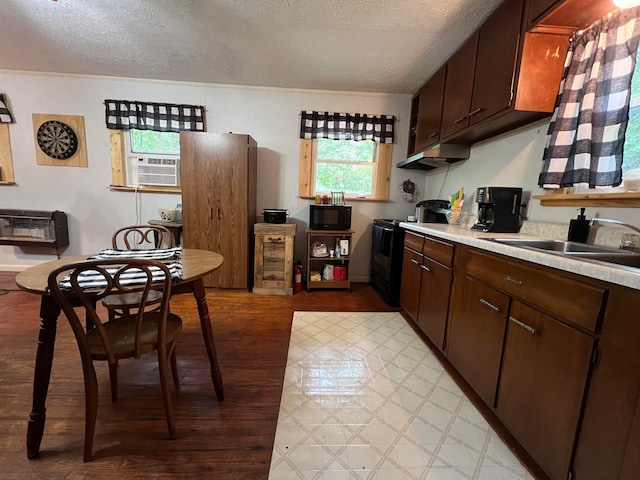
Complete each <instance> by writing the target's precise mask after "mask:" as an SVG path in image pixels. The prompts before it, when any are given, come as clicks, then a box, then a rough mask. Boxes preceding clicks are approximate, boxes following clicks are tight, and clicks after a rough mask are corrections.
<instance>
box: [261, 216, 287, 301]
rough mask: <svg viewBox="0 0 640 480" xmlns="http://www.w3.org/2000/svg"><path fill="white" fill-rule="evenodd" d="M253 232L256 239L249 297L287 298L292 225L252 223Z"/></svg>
mask: <svg viewBox="0 0 640 480" xmlns="http://www.w3.org/2000/svg"><path fill="white" fill-rule="evenodd" d="M253 231H254V234H255V237H256V241H255V244H256V247H255V263H254V267H255V268H254V271H255V277H254V282H253V293H256V294H258V295H291V294H292V293H293V285H292V281H293V244H294V240H295V236H296V224H295V223H256V224H255V226H254V229H253Z"/></svg>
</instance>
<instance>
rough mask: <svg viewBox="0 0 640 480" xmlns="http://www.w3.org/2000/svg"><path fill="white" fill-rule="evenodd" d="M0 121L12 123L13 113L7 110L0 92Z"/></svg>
mask: <svg viewBox="0 0 640 480" xmlns="http://www.w3.org/2000/svg"><path fill="white" fill-rule="evenodd" d="M0 123H13V115H11V112H10V111H9V107H7V104H6V102H5V101H4V95H2V94H1V93H0Z"/></svg>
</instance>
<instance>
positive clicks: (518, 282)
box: [504, 275, 522, 285]
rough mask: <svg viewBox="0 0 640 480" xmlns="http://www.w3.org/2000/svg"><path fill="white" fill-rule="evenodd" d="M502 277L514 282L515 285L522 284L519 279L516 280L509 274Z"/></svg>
mask: <svg viewBox="0 0 640 480" xmlns="http://www.w3.org/2000/svg"><path fill="white" fill-rule="evenodd" d="M504 279H505V280H506V281H507V282H511V283H515V284H516V285H522V281H521V280H518V279H517V278H513V277H510V276H509V275H507V276H506V277H504Z"/></svg>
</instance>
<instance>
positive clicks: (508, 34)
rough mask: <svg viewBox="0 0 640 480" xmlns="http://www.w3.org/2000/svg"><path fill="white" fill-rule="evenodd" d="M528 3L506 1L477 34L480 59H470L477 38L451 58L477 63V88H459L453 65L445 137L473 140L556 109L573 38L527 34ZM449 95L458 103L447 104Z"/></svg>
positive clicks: (443, 132)
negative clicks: (525, 20)
mask: <svg viewBox="0 0 640 480" xmlns="http://www.w3.org/2000/svg"><path fill="white" fill-rule="evenodd" d="M524 7H525V4H524V0H506V1H505V2H504V3H502V4H501V5H500V6H499V7H498V9H497V10H496V11H495V12H494V13H493V14H492V15H491V16H490V17H489V18H488V19H487V21H486V22H485V23H484V24H483V25H482V26H481V27H480V28H479V29H478V31H477V32H476V34H474V35H475V36H477V40H476V41H477V49H476V53H475V57H473V58H471V57H470V55H471V54H472V52H473V43H474V37H473V36H472V37H471V38H470V39H469V40H468V41H467V43H465V44H464V45H463V46H462V47H461V49H460V50H459V51H458V52H456V54H454V56H453V57H452V59H451V60H450V61H451V62H454V63H455V64H456V65H457V64H458V63H459V62H460V61H462V60H461V59H462V58H464V61H466V62H470V64H471V65H473V73H472V77H473V88H472V91H471V95H470V96H469V92H468V90H467V87H466V86H465V87H464V88H462V89H461V90H459V91H458V88H459V86H458V85H456V84H455V83H451V84H450V83H449V79H450V78H451V77H452V76H453V75H454V74H453V73H452V70H453V69H452V68H450V69H449V75H448V76H447V84H446V86H445V102H444V107H443V128H442V136H443V140H444V141H455V142H457V143H460V142H465V143H469V144H472V143H475V142H478V141H480V140H484V139H487V138H490V137H493V136H495V135H498V134H501V133H504V132H507V131H509V130H513V129H515V128H518V127H521V126H523V125H527V124H529V123H532V122H535V121H538V120H541V119H543V118H545V117H549V116H550V115H551V113H552V112H553V109H554V106H555V100H556V97H557V94H558V88H559V86H560V78H561V76H562V68H563V65H564V60H565V56H566V52H567V48H568V46H569V44H568V36H567V35H566V33H564V32H562V33H558V32H544V33H535V34H534V33H531V32H526V31H525V27H524V22H523V18H524ZM459 56H460V57H461V58H458V57H459ZM470 59H471V61H470ZM449 66H450V65H449ZM467 80H468V79H467ZM458 83H462V82H461V81H459V82H458ZM465 98H466V99H467V101H468V102H469V103H468V104H467V105H468V106H467V110H466V112H464V111H463V110H462V109H461V105H460V102H461V101H462V100H463V99H465ZM450 99H453V100H452V101H453V102H454V103H453V104H449V103H447V102H448V100H450ZM465 117H466V118H465ZM445 122H446V126H445ZM451 122H453V123H451Z"/></svg>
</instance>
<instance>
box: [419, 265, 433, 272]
mask: <svg viewBox="0 0 640 480" xmlns="http://www.w3.org/2000/svg"><path fill="white" fill-rule="evenodd" d="M420 267H422V269H423V270H426V271H427V272H430V271H431V269H430V268H429V267H427V266H426V265H420Z"/></svg>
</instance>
